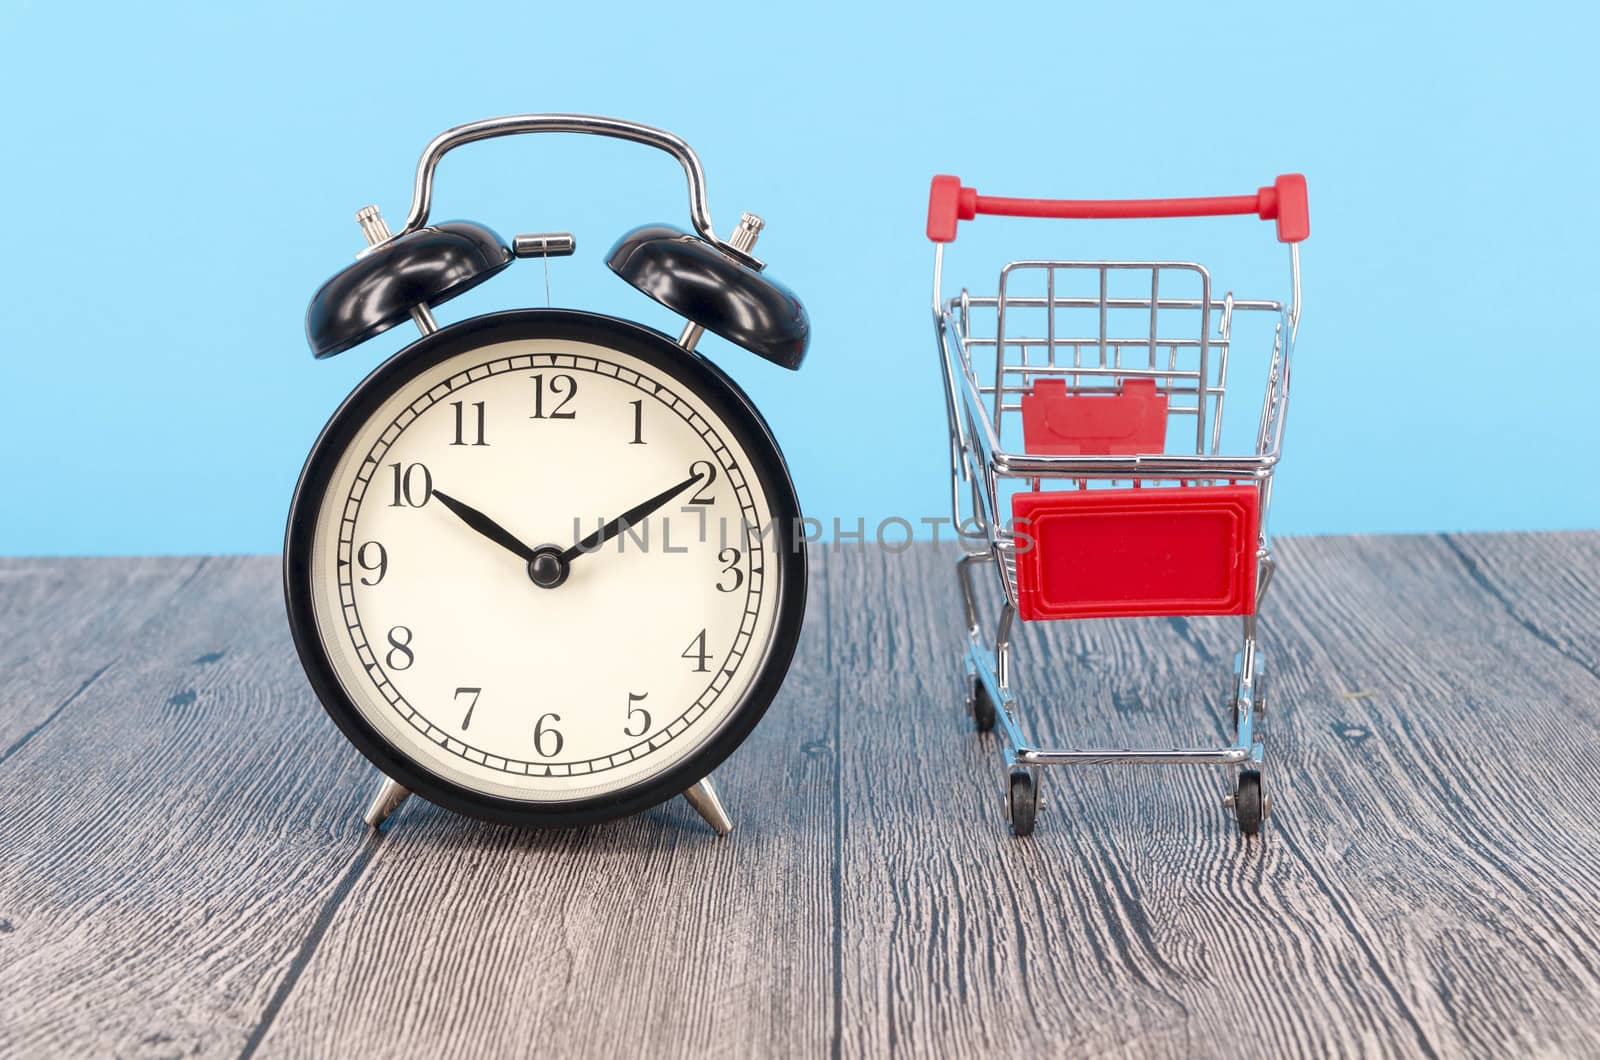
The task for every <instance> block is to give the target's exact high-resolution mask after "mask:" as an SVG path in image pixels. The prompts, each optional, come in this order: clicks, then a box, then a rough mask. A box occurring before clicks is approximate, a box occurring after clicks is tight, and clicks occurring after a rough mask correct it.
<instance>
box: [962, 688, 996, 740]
mask: <svg viewBox="0 0 1600 1060" xmlns="http://www.w3.org/2000/svg"><path fill="white" fill-rule="evenodd" d="M967 702H968V703H969V704H970V706H971V707H972V725H973V727H974V728H975V729H977V730H978V731H979V732H988V731H989V730H991V729H993V728H994V700H992V699H990V698H989V690H988V689H987V688H985V687H984V685H983V682H982V681H980V680H979V679H978V678H976V677H974V678H973V679H972V685H971V690H970V691H969V692H968V693H967Z"/></svg>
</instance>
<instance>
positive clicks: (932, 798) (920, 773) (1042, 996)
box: [829, 552, 1426, 1057]
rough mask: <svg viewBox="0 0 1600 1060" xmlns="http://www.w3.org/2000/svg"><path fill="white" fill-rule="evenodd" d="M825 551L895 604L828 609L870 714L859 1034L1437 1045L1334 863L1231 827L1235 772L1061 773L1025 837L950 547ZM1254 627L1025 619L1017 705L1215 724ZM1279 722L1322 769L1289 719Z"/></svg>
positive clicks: (1144, 1051) (1055, 718)
mask: <svg viewBox="0 0 1600 1060" xmlns="http://www.w3.org/2000/svg"><path fill="white" fill-rule="evenodd" d="M1308 566H1309V564H1308ZM1295 573H1296V576H1297V577H1302V578H1304V577H1307V576H1308V575H1309V576H1311V577H1315V576H1317V575H1316V573H1315V572H1314V571H1304V570H1300V569H1296V572H1295ZM829 574H830V585H829V593H830V594H831V595H832V596H833V597H834V598H835V599H842V600H851V601H859V600H874V601H880V600H881V601H884V602H885V606H884V607H883V608H874V609H872V610H870V611H868V610H867V609H864V608H859V607H858V608H849V607H845V608H839V609H837V610H836V611H835V625H836V628H837V630H838V632H837V634H836V636H837V637H838V639H839V642H840V643H841V644H843V645H844V646H845V647H844V648H843V650H841V651H840V652H839V655H838V660H837V661H838V665H839V666H841V667H842V669H843V673H842V675H841V676H842V679H843V683H844V685H845V687H846V688H849V689H853V690H854V694H853V696H852V698H851V699H850V700H848V701H847V702H846V704H845V715H846V717H847V718H850V717H854V718H856V719H858V721H859V723H858V724H856V725H853V726H852V725H847V726H846V727H845V730H844V737H843V738H844V743H843V748H844V752H845V753H844V762H845V771H844V776H843V790H844V799H845V809H844V818H845V834H846V836H847V843H846V846H845V849H844V852H843V855H842V858H843V872H844V876H845V880H846V887H847V892H846V901H845V906H844V908H845V921H844V923H845V939H844V945H843V950H844V952H846V953H850V954H854V955H857V961H856V964H855V965H854V966H852V967H850V968H848V969H847V972H846V975H847V980H846V988H845V1007H846V1011H848V1012H850V1013H851V1017H850V1018H849V1019H847V1020H846V1028H847V1037H846V1039H845V1049H844V1052H845V1054H846V1055H874V1054H879V1053H886V1052H899V1051H905V1052H909V1053H913V1054H922V1053H928V1054H935V1055H950V1056H957V1055H961V1056H967V1055H980V1054H992V1055H1011V1056H1021V1055H1028V1054H1029V1053H1042V1054H1045V1055H1099V1054H1102V1053H1122V1052H1125V1053H1128V1054H1137V1055H1149V1056H1173V1057H1180V1056H1181V1057H1193V1056H1231V1055H1237V1054H1238V1053H1239V1052H1240V1051H1243V1052H1245V1053H1259V1054H1262V1055H1274V1056H1280V1055H1281V1056H1327V1055H1340V1054H1344V1055H1351V1054H1357V1053H1367V1054H1372V1055H1386V1054H1387V1055H1406V1054H1410V1053H1414V1052H1418V1051H1425V1048H1426V1046H1425V1044H1424V1043H1423V1042H1422V1041H1421V1040H1420V1038H1419V1035H1418V1033H1417V1030H1416V1028H1415V1027H1414V1026H1412V1024H1411V1017H1410V1016H1409V1014H1408V1013H1407V1011H1406V1009H1405V1008H1404V1006H1403V1005H1402V1004H1401V1003H1400V1002H1399V1001H1398V1000H1397V999H1396V998H1395V997H1394V996H1393V994H1392V992H1391V991H1390V990H1389V989H1387V988H1386V985H1385V983H1384V981H1383V977H1382V975H1381V974H1374V971H1373V968H1372V961H1371V959H1370V957H1369V954H1368V953H1367V951H1366V948H1365V946H1364V943H1363V941H1362V940H1361V939H1360V938H1357V937H1352V935H1351V934H1350V933H1349V932H1348V931H1347V930H1346V925H1345V923H1344V921H1343V919H1342V917H1341V911H1340V910H1339V909H1338V908H1337V906H1336V904H1335V902H1334V901H1332V900H1331V899H1330V897H1329V896H1328V895H1327V894H1326V893H1325V891H1324V888H1323V886H1322V884H1321V881H1320V880H1319V878H1318V876H1317V875H1316V873H1315V872H1313V871H1311V870H1309V869H1308V867H1307V866H1306V864H1305V863H1304V862H1303V861H1302V860H1301V859H1300V858H1299V857H1297V856H1296V854H1295V851H1294V849H1293V848H1292V847H1291V846H1289V845H1288V844H1285V843H1284V842H1282V841H1281V840H1280V839H1279V838H1278V836H1277V835H1276V834H1273V833H1272V830H1271V829H1270V828H1269V835H1268V837H1267V840H1266V842H1261V843H1249V842H1245V841H1243V840H1241V839H1240V838H1238V837H1237V835H1236V834H1235V832H1234V831H1233V828H1232V825H1231V823H1230V821H1229V820H1228V819H1227V818H1226V817H1225V815H1224V812H1223V809H1222V806H1221V796H1222V793H1223V791H1224V783H1223V779H1222V774H1221V772H1220V771H1219V770H1215V769H1205V768H1192V769H1191V768H1187V767H1148V768H1122V769H1115V768H1111V769H1108V768H1085V769H1080V770H1066V769H1057V770H1054V771H1049V772H1047V773H1046V777H1045V786H1044V789H1043V790H1044V793H1045V797H1046V799H1047V800H1048V801H1047V805H1046V806H1045V807H1044V810H1043V812H1042V815H1041V818H1040V823H1039V828H1038V830H1037V831H1036V832H1035V834H1034V836H1033V837H1031V838H1030V839H1026V840H1019V839H1015V838H1013V837H1011V836H1010V834H1009V829H1008V826H1007V824H1006V822H1005V818H1004V816H1003V810H1002V792H1003V788H1002V783H1001V776H1002V774H1001V771H1000V759H999V754H998V744H997V743H996V742H995V740H994V738H993V737H979V736H978V735H977V734H975V733H974V732H973V731H972V730H971V725H970V722H969V721H967V720H966V718H965V716H964V714H963V712H962V691H961V683H960V680H959V673H960V669H959V666H960V663H959V658H960V655H959V653H960V646H961V640H962V633H963V631H962V629H961V625H962V622H961V619H960V617H959V613H960V612H959V606H960V605H959V596H958V592H957V588H956V581H955V571H954V566H953V555H952V554H950V553H946V554H944V555H942V556H939V557H932V556H929V555H927V554H925V553H920V552H919V553H912V554H907V555H905V556H901V557H892V556H890V557H881V556H880V557H866V558H865V560H864V561H857V562H851V563H840V564H836V565H832V566H830V568H829ZM1272 617H1274V616H1272V615H1270V614H1269V615H1268V619H1269V620H1270V619H1271V618H1272ZM1236 631H1237V623H1236V622H1233V621H1229V622H1224V621H1223V620H1208V621H1205V622H1199V621H1195V622H1165V621H1161V620H1134V621H1128V620H1123V621H1116V622H1073V623H1042V624H1030V625H1027V626H1025V627H1023V629H1022V631H1021V635H1020V637H1019V642H1018V649H1017V654H1016V656H1015V659H1016V664H1017V670H1016V677H1017V687H1018V688H1019V690H1020V694H1021V696H1022V697H1023V698H1022V702H1023V709H1024V711H1025V718H1024V728H1025V729H1026V730H1029V731H1030V732H1031V734H1032V735H1034V736H1035V737H1036V738H1037V739H1039V740H1040V741H1041V742H1049V741H1055V742H1058V743H1060V744H1067V745H1070V744H1074V743H1076V744H1085V743H1087V744H1093V743H1101V744H1105V743H1112V744H1117V745H1120V744H1137V743H1141V742H1144V743H1150V744H1152V745H1163V746H1172V744H1173V743H1175V742H1181V743H1190V742H1194V743H1203V742H1207V741H1214V742H1221V741H1222V739H1223V734H1224V729H1225V725H1224V723H1223V721H1222V717H1221V713H1220V708H1221V706H1222V704H1224V703H1226V700H1225V699H1224V698H1223V696H1224V695H1225V694H1226V689H1227V686H1228V684H1229V680H1230V678H1231V658H1232V652H1233V650H1234V649H1235V647H1236V643H1235V640H1236V637H1237V632H1236ZM1270 647H1271V646H1269V650H1270ZM1293 691H1294V689H1293V687H1292V686H1291V688H1289V689H1286V690H1285V693H1286V694H1292V693H1293ZM1284 730H1287V731H1284ZM1074 737H1076V738H1074ZM1273 741H1274V746H1273V748H1272V752H1271V753H1272V754H1274V755H1276V756H1278V760H1279V761H1285V760H1287V762H1288V764H1289V766H1290V768H1293V769H1303V768H1306V763H1304V762H1303V761H1302V759H1304V758H1305V753H1304V748H1303V741H1302V740H1300V739H1299V738H1298V736H1297V732H1296V723H1295V722H1294V721H1292V720H1291V721H1290V722H1289V723H1288V724H1286V725H1283V726H1279V731H1278V732H1275V733H1274V734H1273ZM1290 812H1291V813H1294V814H1298V813H1299V812H1300V811H1299V809H1298V807H1297V806H1296V805H1294V803H1292V802H1291V809H1290ZM1313 1015H1314V1018H1307V1017H1308V1016H1313Z"/></svg>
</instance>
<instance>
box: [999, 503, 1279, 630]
mask: <svg viewBox="0 0 1600 1060" xmlns="http://www.w3.org/2000/svg"><path fill="white" fill-rule="evenodd" d="M1011 514H1012V517H1013V519H1014V520H1015V521H1016V528H1017V535H1018V537H1017V613H1018V614H1019V615H1021V617H1023V618H1025V619H1043V618H1116V617H1125V616H1134V615H1243V614H1249V613H1250V612H1252V611H1254V610H1255V602H1256V541H1257V535H1258V533H1259V530H1260V525H1261V495H1260V492H1259V491H1258V490H1257V489H1256V487H1255V486H1254V485H1247V486H1186V487H1185V486H1170V487H1169V486H1163V487H1159V488H1149V489H1112V490H1049V491H1041V492H1032V493H1019V494H1017V495H1015V496H1014V497H1013V498H1012V499H1011ZM1023 534H1027V535H1029V536H1030V537H1031V538H1032V544H1031V547H1027V548H1025V546H1027V545H1028V544H1029V541H1028V539H1027V538H1025V537H1023V536H1022V535H1023Z"/></svg>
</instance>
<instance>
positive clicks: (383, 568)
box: [356, 541, 389, 585]
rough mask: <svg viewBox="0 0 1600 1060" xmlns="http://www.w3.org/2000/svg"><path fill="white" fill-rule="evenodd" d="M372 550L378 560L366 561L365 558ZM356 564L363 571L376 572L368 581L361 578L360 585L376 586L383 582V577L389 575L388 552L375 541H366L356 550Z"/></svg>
mask: <svg viewBox="0 0 1600 1060" xmlns="http://www.w3.org/2000/svg"><path fill="white" fill-rule="evenodd" d="M373 550H376V551H377V553H378V558H377V559H368V558H367V557H368V556H369V555H370V553H371V552H372V551H373ZM356 563H357V564H358V565H359V566H360V567H361V569H362V570H364V571H376V572H377V573H376V574H373V576H372V578H371V580H370V581H369V580H368V579H367V578H365V577H363V578H362V579H361V584H362V585H377V584H378V583H379V582H381V581H383V576H384V575H385V574H388V573H389V550H388V549H386V548H384V547H383V545H382V544H380V543H379V542H377V541H368V542H367V543H366V544H364V545H362V546H361V547H360V548H358V549H356Z"/></svg>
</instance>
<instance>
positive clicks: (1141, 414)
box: [1022, 379, 1167, 456]
mask: <svg viewBox="0 0 1600 1060" xmlns="http://www.w3.org/2000/svg"><path fill="white" fill-rule="evenodd" d="M1022 444H1023V446H1024V448H1026V449H1027V451H1028V452H1030V453H1043V454H1049V455H1058V456H1059V455H1066V456H1129V455H1132V454H1134V453H1159V452H1161V451H1162V450H1163V449H1165V448H1166V445H1167V395H1165V394H1163V393H1161V392H1160V391H1158V390H1157V389H1156V381H1155V380H1154V379H1122V380H1118V386H1117V390H1116V391H1115V392H1111V391H1108V390H1104V389H1101V390H1094V391H1078V390H1068V389H1067V381H1066V380H1065V379H1038V380H1035V381H1034V384H1033V387H1032V388H1031V389H1030V390H1029V392H1028V393H1026V394H1024V395H1022Z"/></svg>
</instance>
